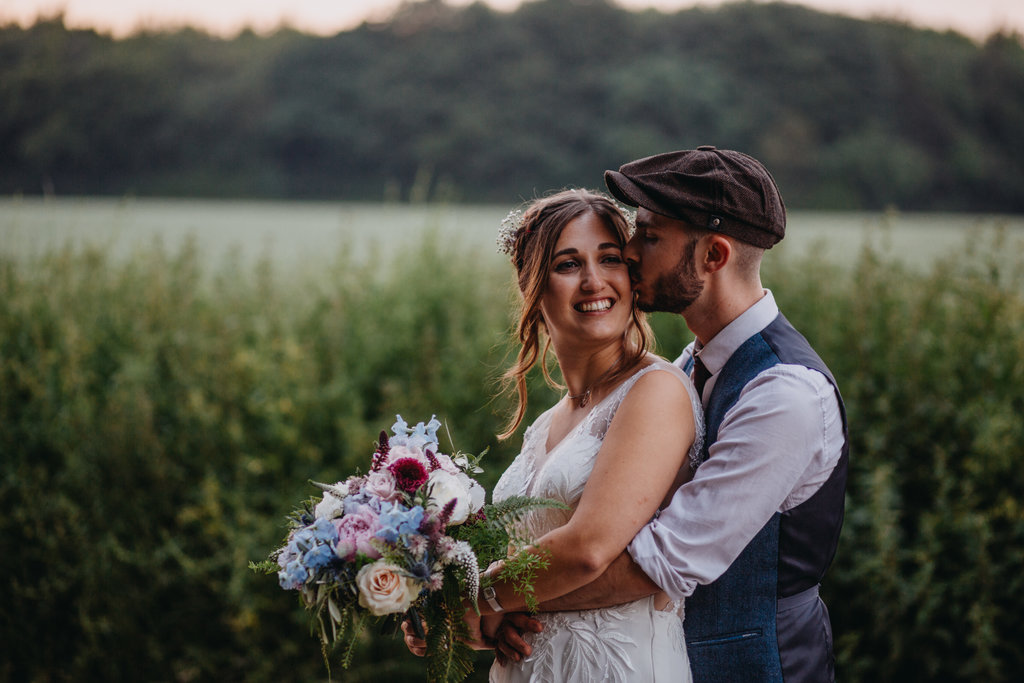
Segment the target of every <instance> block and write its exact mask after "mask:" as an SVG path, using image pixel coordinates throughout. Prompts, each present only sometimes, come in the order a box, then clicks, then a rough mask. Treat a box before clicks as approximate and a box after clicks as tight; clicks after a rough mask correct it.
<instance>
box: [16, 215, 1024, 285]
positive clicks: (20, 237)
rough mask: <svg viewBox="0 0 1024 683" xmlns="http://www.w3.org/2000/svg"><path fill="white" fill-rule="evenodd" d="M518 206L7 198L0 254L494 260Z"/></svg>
mask: <svg viewBox="0 0 1024 683" xmlns="http://www.w3.org/2000/svg"><path fill="white" fill-rule="evenodd" d="M513 206H514V205H513V204H511V203H510V205H509V206H498V205H468V206H467V205H448V204H428V205H415V204H413V205H410V204H363V203H330V202H297V201H295V202H283V201H226V200H175V199H163V200H161V199H135V198H128V199H101V198H61V199H39V198H13V199H12V198H3V199H0V236H2V240H0V253H2V254H7V255H13V256H16V257H24V256H31V255H34V254H36V255H37V254H40V253H42V252H45V251H48V250H50V249H53V248H54V247H63V246H69V245H70V246H72V247H74V248H82V247H86V246H92V247H97V248H99V249H102V250H103V251H104V252H105V253H106V254H107V255H108V256H111V257H113V258H115V259H120V258H124V257H126V256H129V255H131V254H133V253H135V252H137V251H138V250H140V249H147V248H149V247H152V246H154V244H162V245H163V246H164V247H166V248H168V249H169V250H171V251H176V250H178V249H180V248H181V246H182V245H184V244H185V243H186V242H187V241H189V240H192V241H194V246H195V248H196V250H197V251H198V252H199V254H200V256H201V258H202V259H203V261H204V264H205V265H207V266H216V265H218V264H219V263H220V262H221V261H223V260H224V259H225V258H226V257H228V256H229V255H230V256H233V257H237V258H240V259H241V260H242V262H243V263H245V264H248V265H252V264H253V263H255V262H256V261H259V260H262V259H264V258H266V259H268V260H269V261H271V262H272V263H273V264H274V265H275V267H277V268H279V269H283V270H284V271H287V270H289V269H292V268H294V267H296V266H300V267H301V269H302V270H307V269H309V268H311V267H322V266H324V265H326V264H327V263H328V262H329V261H330V260H331V259H332V258H334V257H335V256H336V255H337V254H338V252H339V251H345V252H347V253H348V254H349V255H350V256H352V257H353V258H354V259H355V260H356V261H362V260H365V259H366V258H368V257H369V256H370V254H371V253H373V252H374V251H375V250H376V251H378V252H379V251H384V252H386V251H388V250H393V249H394V248H395V247H396V246H398V245H399V244H408V243H411V242H415V241H417V240H418V239H420V238H422V236H423V235H424V233H428V232H430V233H436V234H437V236H438V237H439V238H440V239H439V241H438V245H439V247H441V248H442V249H443V248H446V246H447V245H451V246H457V247H474V248H475V247H480V248H481V253H482V254H494V248H493V245H494V239H495V232H496V229H497V226H498V224H499V223H500V221H501V219H502V218H504V217H505V214H506V213H507V212H508V211H509V209H511V208H513ZM994 227H1001V228H1003V229H1006V230H1007V231H1008V232H1009V233H1010V234H1012V235H1017V236H1019V237H1021V238H1022V239H1024V216H975V215H969V214H948V213H947V214H920V213H917V214H902V213H898V212H891V213H853V212H832V213H829V212H809V211H803V212H802V211H793V212H791V213H790V216H789V221H788V228H787V235H786V239H785V241H784V242H782V243H781V244H780V245H778V246H777V247H775V249H774V250H773V252H772V255H773V257H774V255H775V254H782V255H783V256H781V257H779V258H793V257H795V258H799V257H803V256H805V255H807V254H811V253H813V254H815V255H816V256H819V257H821V258H824V259H827V260H829V261H833V262H839V263H842V262H845V261H848V260H849V259H850V258H851V257H852V256H853V255H855V254H856V253H857V252H858V251H859V250H860V249H861V248H862V247H863V246H864V245H865V244H866V243H874V244H878V245H879V246H881V247H883V248H884V249H885V250H886V254H887V256H889V257H891V258H894V259H896V260H898V261H900V262H903V263H907V264H910V265H913V266H927V265H930V264H931V263H932V262H933V260H934V259H935V258H936V257H937V256H940V255H944V254H946V253H948V252H949V251H950V250H952V249H954V248H957V247H960V246H962V245H963V240H964V237H965V236H966V235H968V234H969V233H970V232H971V231H972V230H978V229H984V228H994ZM495 258H497V257H496V256H495Z"/></svg>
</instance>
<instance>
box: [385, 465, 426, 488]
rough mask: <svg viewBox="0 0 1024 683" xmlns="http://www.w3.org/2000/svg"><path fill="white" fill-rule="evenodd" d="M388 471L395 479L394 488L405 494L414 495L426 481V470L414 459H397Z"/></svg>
mask: <svg viewBox="0 0 1024 683" xmlns="http://www.w3.org/2000/svg"><path fill="white" fill-rule="evenodd" d="M388 471H389V472H391V474H392V475H394V477H395V487H396V488H398V489H401V490H402V491H405V492H406V493H415V492H416V489H418V488H419V487H421V486H423V484H424V483H426V481H427V470H426V468H425V467H423V465H422V464H421V463H420V461H419V460H417V459H416V458H399V459H398V460H396V461H394V462H393V463H391V464H390V465H388Z"/></svg>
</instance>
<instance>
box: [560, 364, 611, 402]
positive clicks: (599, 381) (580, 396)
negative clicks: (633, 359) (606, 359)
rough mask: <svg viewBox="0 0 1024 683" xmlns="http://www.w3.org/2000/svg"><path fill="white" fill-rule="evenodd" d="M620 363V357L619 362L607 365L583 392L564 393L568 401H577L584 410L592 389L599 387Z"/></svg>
mask: <svg viewBox="0 0 1024 683" xmlns="http://www.w3.org/2000/svg"><path fill="white" fill-rule="evenodd" d="M621 361H622V357H621V356H620V357H619V360H618V361H616V362H614V363H612V364H611V365H609V366H608V369H607V370H605V371H604V372H602V373H601V375H600V376H599V377H598V378H597V379H595V380H594V381H593V382H591V383H590V386H589V387H587V388H586V390H585V391H584V392H582V393H579V394H570V393H569V392H568V391H566V393H565V395H566V396H568V397H569V400H570V401H577V400H578V401H579V407H580V408H586V407H587V406H588V405H589V404H590V394H591V392H593V391H594V389H596V388H597V387H599V386H601V384H602V383H603V382H604V381H605V380H606V379H608V377H609V376H610V375H611V372H612V370H614V369H615V367H616V366H617V365H618V364H619V363H620V362H621Z"/></svg>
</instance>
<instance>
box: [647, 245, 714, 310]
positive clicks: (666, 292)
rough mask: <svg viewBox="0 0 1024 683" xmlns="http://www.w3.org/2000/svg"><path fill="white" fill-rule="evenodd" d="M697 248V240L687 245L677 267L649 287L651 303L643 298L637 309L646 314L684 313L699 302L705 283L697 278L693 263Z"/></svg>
mask: <svg viewBox="0 0 1024 683" xmlns="http://www.w3.org/2000/svg"><path fill="white" fill-rule="evenodd" d="M696 247H697V240H692V241H691V242H690V243H689V244H687V245H686V247H685V248H684V249H683V255H682V257H681V258H680V259H679V262H678V263H676V265H675V267H674V268H672V270H670V271H669V272H667V273H665V274H663V275H661V276H659V277H658V278H657V279H656V280H654V282H652V283H650V285H649V286H648V288H647V289H648V291H649V292H650V296H651V299H650V301H646V300H644V299H642V298H641V299H639V300H637V304H636V305H637V308H639V309H640V310H641V311H644V312H645V313H653V312H655V311H664V312H666V313H682V312H683V311H685V310H686V309H687V308H689V307H690V304H692V303H693V302H694V301H696V300H697V298H698V297H699V296H700V295H701V292H703V291H704V281H703V280H701V279H700V278H699V277H698V276H697V268H696V267H695V266H694V263H693V254H694V252H695V250H696Z"/></svg>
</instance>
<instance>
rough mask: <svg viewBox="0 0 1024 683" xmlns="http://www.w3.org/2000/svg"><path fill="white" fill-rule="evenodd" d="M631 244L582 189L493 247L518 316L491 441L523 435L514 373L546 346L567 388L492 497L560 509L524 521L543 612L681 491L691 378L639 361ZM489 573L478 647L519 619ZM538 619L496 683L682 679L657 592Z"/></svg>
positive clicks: (513, 224)
mask: <svg viewBox="0 0 1024 683" xmlns="http://www.w3.org/2000/svg"><path fill="white" fill-rule="evenodd" d="M628 237H629V235H628V228H627V223H626V220H625V218H624V216H623V215H622V213H621V212H620V211H619V209H618V208H617V207H616V206H615V205H614V204H613V203H612V202H611V201H610V200H609V199H607V198H606V197H604V196H603V195H599V194H595V193H591V192H587V191H580V190H569V191H565V192H561V193H558V194H555V195H552V196H550V197H547V198H543V199H540V200H537V201H536V202H534V203H533V204H532V205H531V206H530V207H529V208H528V209H527V210H526V212H525V214H523V215H522V216H521V218H519V217H518V215H517V214H516V213H513V214H511V215H510V220H509V221H506V228H505V234H504V235H503V239H502V242H503V246H504V247H505V250H506V251H507V252H508V253H509V254H510V256H511V257H512V263H513V264H514V265H515V268H516V272H517V275H518V283H519V290H520V292H521V294H522V310H521V315H520V318H519V324H518V328H517V335H518V339H519V341H520V342H521V348H520V350H519V354H518V358H517V362H516V364H515V365H514V366H513V367H512V368H511V369H510V370H509V371H508V372H507V373H506V377H507V378H509V379H510V380H512V382H513V383H514V384H515V386H516V389H517V393H518V399H519V400H518V406H517V410H516V413H515V416H514V417H513V419H512V420H511V422H510V424H509V428H508V429H507V430H506V432H505V433H504V434H502V435H501V436H502V438H507V437H508V436H510V435H511V434H512V433H514V432H515V430H516V429H517V428H518V426H519V424H520V423H521V421H522V419H523V416H524V415H525V412H526V375H527V373H528V372H529V370H530V369H531V368H532V367H533V366H534V365H535V364H536V363H537V362H538V361H540V362H541V365H542V368H544V369H545V374H546V366H545V364H544V357H545V356H546V353H547V350H548V348H551V349H553V350H554V353H555V356H556V358H557V360H558V365H559V369H560V371H561V375H562V378H563V380H564V382H565V385H566V389H567V392H566V394H565V395H564V396H563V397H562V399H561V400H560V401H559V402H558V403H556V404H555V405H554V406H552V407H551V408H550V409H548V410H547V411H546V412H544V413H543V414H542V415H541V416H540V417H539V418H537V420H536V421H535V422H534V423H533V424H532V425H531V426H530V427H528V428H527V430H526V433H525V435H524V437H523V448H522V451H521V452H520V454H519V455H518V456H517V457H516V459H515V460H514V461H513V462H512V464H511V465H510V466H509V468H508V469H507V470H506V471H505V472H504V474H503V475H502V477H501V479H500V480H499V481H498V484H497V486H496V487H495V489H494V493H493V499H494V501H495V502H498V501H501V500H503V499H505V498H508V497H509V496H514V495H529V496H538V497H542V498H552V499H555V500H558V501H560V502H562V503H565V504H566V505H567V506H568V508H569V509H568V510H560V509H542V510H536V511H533V512H531V513H529V515H528V516H527V518H526V519H525V524H526V526H527V531H528V535H529V537H531V538H534V539H536V542H535V543H534V546H533V547H532V548H531V549H530V550H529V552H535V553H541V554H542V555H543V556H544V557H545V558H546V560H547V568H546V569H545V570H542V571H539V572H538V573H537V576H536V579H535V581H534V583H533V591H534V596H535V597H536V598H537V600H538V601H540V602H542V603H543V602H544V601H550V600H552V599H554V598H557V597H560V596H562V595H565V594H567V593H569V592H571V591H574V590H576V589H578V588H580V587H582V586H584V585H586V584H588V583H590V582H591V581H592V580H594V579H595V578H597V577H598V576H600V575H601V574H602V573H603V572H604V570H605V569H606V568H607V567H608V566H609V564H611V562H612V561H613V560H614V559H615V558H616V557H618V556H619V555H620V554H621V553H622V551H623V550H624V549H625V548H626V546H627V545H628V544H629V542H630V540H632V538H633V536H634V535H635V534H636V532H637V531H639V530H640V529H641V528H642V527H643V526H644V525H645V524H647V522H648V521H649V520H650V519H651V517H652V516H654V514H655V513H656V512H657V510H658V508H659V507H660V506H661V505H662V504H663V502H666V501H667V499H668V498H669V497H670V496H671V494H672V492H673V491H674V490H675V489H676V488H677V487H678V486H679V485H680V484H682V483H683V482H684V481H686V480H688V479H689V478H690V476H691V475H692V471H691V466H690V462H689V459H690V458H693V457H695V454H696V453H698V452H699V443H695V442H697V441H699V439H700V435H701V433H702V426H701V424H700V420H701V416H702V411H701V410H699V405H700V404H699V403H698V400H697V396H696V392H695V391H694V389H693V385H692V383H691V382H690V379H689V378H688V377H687V376H686V375H685V374H684V373H683V372H682V370H680V369H679V368H677V367H675V366H674V365H672V364H671V363H669V362H667V361H665V360H664V359H662V358H660V357H658V356H655V355H654V354H652V353H650V352H649V351H648V349H647V346H648V340H649V338H650V330H649V328H648V327H647V324H646V321H645V320H644V319H643V317H642V316H643V314H642V313H640V312H639V311H637V309H636V308H635V307H634V306H633V292H632V288H631V286H630V278H629V270H628V268H627V266H626V262H625V260H624V258H623V254H622V250H623V247H624V246H625V243H626V241H627V239H628ZM545 337H546V339H544V338H545ZM695 415H696V416H697V417H696V418H695ZM695 420H696V421H695ZM500 571H501V567H500V566H497V567H494V568H492V570H491V572H492V573H493V574H494V575H495V577H496V581H495V583H494V585H493V590H492V589H488V590H487V591H485V592H484V593H483V596H482V597H483V598H484V599H481V600H480V602H479V607H480V611H481V614H482V615H483V618H482V620H481V624H480V628H481V630H482V632H483V635H484V636H485V637H486V636H488V635H493V634H494V633H495V632H496V630H497V628H498V627H499V626H500V622H501V620H502V618H503V616H504V615H505V614H506V613H511V612H515V611H522V610H524V609H525V600H524V599H523V596H521V595H519V594H517V593H516V592H515V591H514V590H513V587H512V585H511V584H510V583H506V582H503V581H502V580H501V574H500ZM467 614H468V615H470V617H468V618H472V617H473V616H475V615H474V613H473V611H472V610H470V611H469V612H467ZM537 618H538V619H539V621H540V622H541V623H542V624H543V630H542V631H541V632H539V633H534V634H529V635H528V636H527V641H528V642H529V643H530V645H531V647H532V652H531V654H530V655H529V656H528V657H526V658H523V659H521V660H520V661H513V660H511V659H508V658H505V657H499V659H498V660H497V661H495V663H494V665H493V666H492V668H491V672H490V680H491V681H492V682H496V683H504V682H510V683H511V682H519V681H544V682H545V683H549V682H555V681H591V680H594V681H597V680H609V681H641V680H642V681H673V683H678V682H680V681H684V682H685V681H689V680H691V678H690V669H689V662H688V659H687V654H686V644H685V641H684V638H683V628H682V604H678V603H671V602H670V601H669V600H668V598H667V596H665V594H664V593H655V594H654V595H653V596H649V597H646V598H643V599H640V600H637V601H635V602H629V603H626V604H622V605H617V606H614V607H610V608H605V609H595V610H585V611H574V612H544V613H541V614H539V615H538V616H537ZM471 626H475V625H473V624H471ZM406 641H407V643H408V644H409V647H410V649H411V650H412V651H413V652H415V653H417V654H422V652H423V648H422V647H421V646H422V644H423V641H417V640H416V639H415V638H413V637H412V636H411V635H409V634H408V632H407V637H406Z"/></svg>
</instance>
